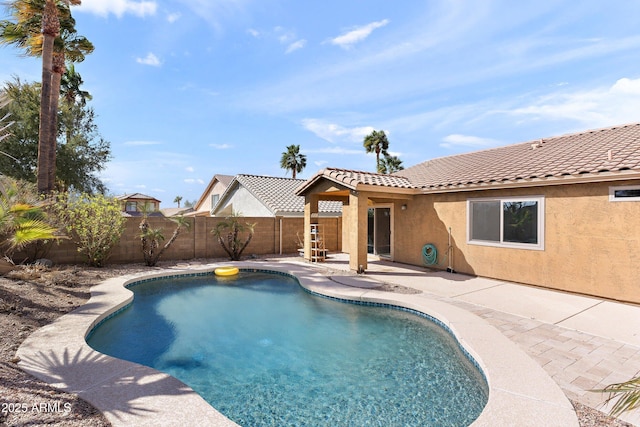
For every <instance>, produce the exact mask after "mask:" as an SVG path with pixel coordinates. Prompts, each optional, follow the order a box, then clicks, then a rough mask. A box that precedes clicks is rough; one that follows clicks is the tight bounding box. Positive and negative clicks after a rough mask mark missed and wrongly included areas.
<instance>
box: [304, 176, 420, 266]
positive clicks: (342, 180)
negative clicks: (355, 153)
mask: <svg viewBox="0 0 640 427" xmlns="http://www.w3.org/2000/svg"><path fill="white" fill-rule="evenodd" d="M296 194H297V195H299V196H304V198H305V204H304V230H305V232H304V258H305V259H306V260H311V259H312V256H311V229H312V225H314V224H318V218H319V215H318V202H319V201H321V200H331V201H340V202H342V221H343V224H342V233H343V235H342V252H345V253H348V254H349V268H350V269H351V270H353V271H357V272H359V273H362V272H364V271H365V270H366V269H367V254H368V253H369V252H370V251H372V252H373V253H376V251H377V249H379V248H384V249H383V250H382V253H380V255H381V256H384V257H385V258H388V259H390V260H393V248H394V244H393V243H394V241H393V236H394V222H395V221H394V215H395V212H396V211H397V210H398V209H400V210H402V209H406V203H407V201H409V200H411V199H412V198H413V197H414V196H415V195H416V194H419V190H418V189H417V188H415V187H414V186H413V185H412V184H411V182H410V181H409V180H408V179H407V178H405V177H400V176H394V175H383V174H376V173H368V172H360V171H353V170H346V169H334V168H327V169H323V170H321V171H320V172H318V173H317V174H316V175H314V176H313V177H312V178H310V179H309V180H308V181H307V182H305V183H304V184H303V185H302V186H300V187H299V188H298V189H297V190H296ZM376 209H380V212H379V215H378V211H377V210H376ZM370 210H372V211H373V212H372V214H370ZM370 218H371V219H370ZM376 218H378V219H379V220H376ZM376 222H378V226H376ZM376 240H378V241H377V242H376Z"/></svg>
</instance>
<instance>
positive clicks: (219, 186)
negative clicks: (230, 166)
mask: <svg viewBox="0 0 640 427" xmlns="http://www.w3.org/2000/svg"><path fill="white" fill-rule="evenodd" d="M231 181H233V175H220V174H216V175H214V176H213V178H211V181H209V184H208V185H207V188H205V189H204V191H203V192H202V196H200V199H199V200H198V201H197V202H196V204H195V206H194V207H193V212H189V213H188V214H187V215H188V216H212V211H213V207H214V206H215V205H216V204H218V200H220V196H222V194H223V193H224V192H225V190H226V189H227V187H228V186H229V184H231Z"/></svg>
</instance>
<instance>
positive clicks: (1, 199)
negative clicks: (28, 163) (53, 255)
mask: <svg viewBox="0 0 640 427" xmlns="http://www.w3.org/2000/svg"><path fill="white" fill-rule="evenodd" d="M29 192H30V191H29V189H28V188H27V186H26V185H25V184H24V183H21V182H19V181H17V180H14V179H11V178H7V177H3V178H2V180H1V181H0V242H1V243H0V245H1V246H2V255H4V256H6V257H10V256H11V253H12V252H13V251H14V250H16V249H22V248H24V247H25V246H26V245H28V244H29V243H32V242H37V241H41V240H55V239H59V238H61V235H60V234H59V231H58V229H57V228H55V227H53V226H51V225H50V224H49V223H48V222H47V221H46V219H45V216H44V213H43V212H42V209H41V208H40V207H38V206H36V203H37V201H35V200H31V198H30V197H29V194H28V193H29Z"/></svg>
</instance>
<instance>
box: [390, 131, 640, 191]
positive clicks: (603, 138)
mask: <svg viewBox="0 0 640 427" xmlns="http://www.w3.org/2000/svg"><path fill="white" fill-rule="evenodd" d="M625 170H632V171H638V172H640V124H629V125H623V126H616V127H611V128H605V129H598V130H591V131H586V132H582V133H575V134H569V135H563V136H558V137H553V138H545V139H540V140H535V141H530V142H524V143H519V144H513V145H508V146H505V147H498V148H493V149H489V150H483V151H477V152H473V153H466V154H459V155H455V156H449V157H441V158H437V159H433V160H429V161H426V162H423V163H420V164H418V165H416V166H412V167H410V168H407V169H405V170H402V171H400V172H397V173H395V174H394V175H393V176H396V177H404V178H406V179H408V180H409V181H410V182H411V183H412V184H413V185H415V186H417V187H420V188H423V189H424V190H426V191H429V190H438V189H447V188H452V189H453V188H460V187H468V186H472V187H475V186H482V185H486V184H489V183H505V182H508V183H513V184H514V185H518V183H522V182H523V181H526V180H545V179H550V178H557V177H567V176H573V177H580V176H584V175H590V176H591V175H596V176H597V175H599V174H602V173H604V172H611V173H616V172H621V171H625Z"/></svg>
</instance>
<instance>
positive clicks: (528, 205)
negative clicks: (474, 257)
mask: <svg viewBox="0 0 640 427" xmlns="http://www.w3.org/2000/svg"><path fill="white" fill-rule="evenodd" d="M467 215H468V220H467V227H468V230H467V236H468V237H467V239H468V243H471V244H477V245H487V246H504V247H513V248H523V249H538V250H543V249H544V198H543V197H529V198H503V199H498V198H496V199H470V200H468V201H467Z"/></svg>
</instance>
